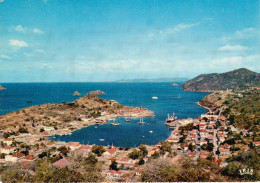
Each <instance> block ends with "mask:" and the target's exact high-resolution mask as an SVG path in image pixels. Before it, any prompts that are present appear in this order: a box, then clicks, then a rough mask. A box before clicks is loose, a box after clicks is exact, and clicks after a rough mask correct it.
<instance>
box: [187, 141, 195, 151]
mask: <svg viewBox="0 0 260 183" xmlns="http://www.w3.org/2000/svg"><path fill="white" fill-rule="evenodd" d="M188 149H189V150H190V151H191V152H193V151H194V148H193V145H192V143H190V144H189V147H188Z"/></svg>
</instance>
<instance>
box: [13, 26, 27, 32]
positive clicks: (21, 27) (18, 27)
mask: <svg viewBox="0 0 260 183" xmlns="http://www.w3.org/2000/svg"><path fill="white" fill-rule="evenodd" d="M14 30H15V31H17V32H25V31H26V28H24V27H23V26H22V25H17V26H16V27H15V28H14Z"/></svg>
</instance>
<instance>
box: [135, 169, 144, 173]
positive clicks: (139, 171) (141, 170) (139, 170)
mask: <svg viewBox="0 0 260 183" xmlns="http://www.w3.org/2000/svg"><path fill="white" fill-rule="evenodd" d="M143 171H144V170H143V169H138V170H137V171H136V172H138V173H141V172H143Z"/></svg>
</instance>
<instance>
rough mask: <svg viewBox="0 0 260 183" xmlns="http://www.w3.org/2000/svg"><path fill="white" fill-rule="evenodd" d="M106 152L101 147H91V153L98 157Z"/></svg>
mask: <svg viewBox="0 0 260 183" xmlns="http://www.w3.org/2000/svg"><path fill="white" fill-rule="evenodd" d="M105 151H106V150H105V149H104V147H103V146H102V145H94V146H93V147H92V152H93V153H95V154H96V155H98V156H101V155H102V154H103V153H104V152H105Z"/></svg>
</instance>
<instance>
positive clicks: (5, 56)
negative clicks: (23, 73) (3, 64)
mask: <svg viewBox="0 0 260 183" xmlns="http://www.w3.org/2000/svg"><path fill="white" fill-rule="evenodd" d="M0 57H1V58H3V59H8V60H10V59H11V57H9V56H7V55H0Z"/></svg>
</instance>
